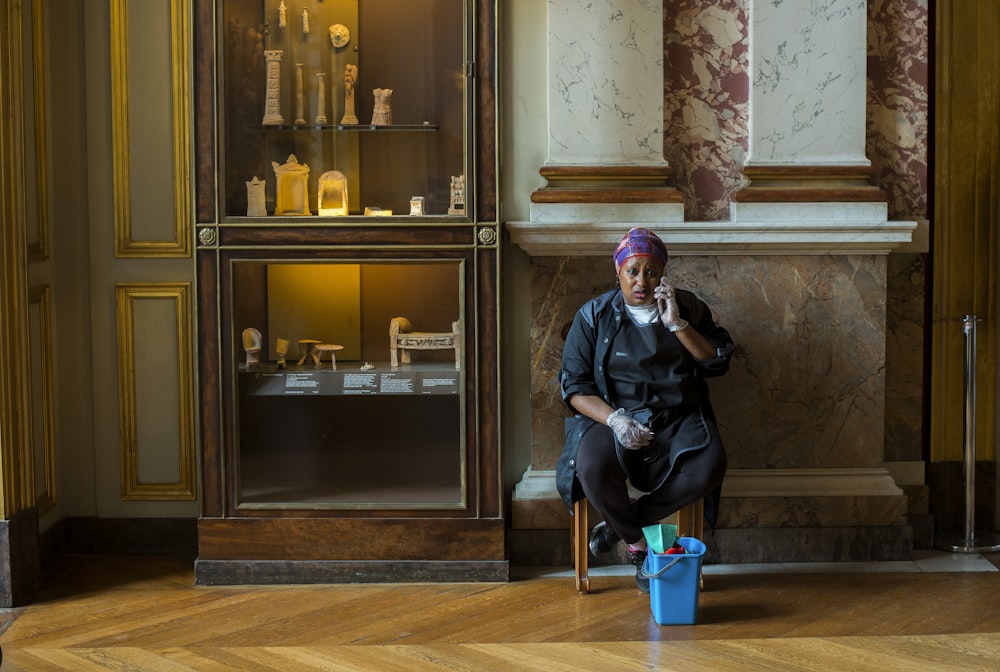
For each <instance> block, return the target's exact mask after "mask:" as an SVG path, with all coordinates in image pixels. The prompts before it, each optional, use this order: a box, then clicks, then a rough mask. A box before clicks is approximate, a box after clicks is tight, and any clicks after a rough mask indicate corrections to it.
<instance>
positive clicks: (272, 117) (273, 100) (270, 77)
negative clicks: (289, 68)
mask: <svg viewBox="0 0 1000 672" xmlns="http://www.w3.org/2000/svg"><path fill="white" fill-rule="evenodd" d="M284 53H285V52H283V51H282V50H281V49H268V50H266V51H265V52H264V59H265V60H266V61H267V82H266V85H265V86H266V88H265V92H264V120H263V121H262V122H261V124H263V125H264V126H280V125H281V124H283V123H285V117H284V116H282V114H281V57H282V55H283V54H284Z"/></svg>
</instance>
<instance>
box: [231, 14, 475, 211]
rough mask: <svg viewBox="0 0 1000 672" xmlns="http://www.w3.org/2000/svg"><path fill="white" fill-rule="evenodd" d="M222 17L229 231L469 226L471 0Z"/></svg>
mask: <svg viewBox="0 0 1000 672" xmlns="http://www.w3.org/2000/svg"><path fill="white" fill-rule="evenodd" d="M219 7H220V9H219V11H220V16H221V20H220V21H219V24H218V25H219V30H220V34H219V37H218V39H219V43H220V45H222V65H223V67H222V71H221V74H222V77H221V78H220V82H219V86H220V94H219V100H220V104H219V114H220V116H221V119H220V122H221V123H220V127H221V128H223V129H225V135H224V142H223V146H222V148H221V149H222V176H221V177H222V182H221V184H220V188H221V191H222V204H221V206H222V210H223V213H224V218H225V219H230V218H245V217H250V218H254V219H256V218H262V217H273V216H276V215H277V216H288V217H292V216H298V217H322V218H324V220H325V221H329V220H328V218H330V217H337V216H345V215H346V216H359V215H366V214H367V215H369V216H387V215H390V214H391V215H392V216H394V217H396V216H406V217H413V216H429V217H435V218H437V217H465V216H466V212H467V210H469V206H468V205H467V204H466V203H465V200H466V196H465V192H464V178H465V175H466V174H468V173H469V165H470V143H469V142H468V134H467V133H466V127H467V124H468V123H469V120H468V118H467V116H468V113H467V110H468V109H470V105H469V101H468V96H469V86H468V74H469V73H468V68H467V66H466V64H467V63H470V62H472V61H473V59H472V58H471V57H470V56H469V55H468V51H469V49H470V40H469V38H468V35H467V32H466V23H467V22H466V18H467V14H466V12H467V7H466V2H465V0H264V1H262V2H257V1H250V0H220V5H219ZM393 221H396V220H395V219H394V220H393ZM402 222H403V223H405V220H402Z"/></svg>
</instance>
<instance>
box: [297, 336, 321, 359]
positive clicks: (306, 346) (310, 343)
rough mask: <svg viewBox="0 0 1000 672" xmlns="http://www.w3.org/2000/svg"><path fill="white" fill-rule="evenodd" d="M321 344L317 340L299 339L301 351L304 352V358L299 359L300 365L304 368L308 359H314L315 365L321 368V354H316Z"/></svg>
mask: <svg viewBox="0 0 1000 672" xmlns="http://www.w3.org/2000/svg"><path fill="white" fill-rule="evenodd" d="M318 344H319V341H317V340H316V339H315V338H300V339H299V350H301V351H302V358H301V359H299V361H298V365H299V366H302V365H303V364H305V361H306V358H312V360H313V364H315V365H316V366H319V353H318V352H316V350H315V347H316V345H318Z"/></svg>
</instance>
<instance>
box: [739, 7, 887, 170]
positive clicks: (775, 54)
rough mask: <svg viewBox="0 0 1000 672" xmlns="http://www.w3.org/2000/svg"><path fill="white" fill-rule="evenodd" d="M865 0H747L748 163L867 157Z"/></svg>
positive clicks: (860, 160) (841, 161)
mask: <svg viewBox="0 0 1000 672" xmlns="http://www.w3.org/2000/svg"><path fill="white" fill-rule="evenodd" d="M866 39H867V11H866V5H865V0H783V1H782V2H774V1H773V0H750V63H751V66H750V67H751V72H750V143H749V144H750V151H749V158H748V161H747V165H748V166H766V165H796V164H804V165H866V166H867V165H869V161H868V159H867V157H866V156H865V102H866V92H865V87H866V81H865V72H866V58H867V54H866V46H865V45H866Z"/></svg>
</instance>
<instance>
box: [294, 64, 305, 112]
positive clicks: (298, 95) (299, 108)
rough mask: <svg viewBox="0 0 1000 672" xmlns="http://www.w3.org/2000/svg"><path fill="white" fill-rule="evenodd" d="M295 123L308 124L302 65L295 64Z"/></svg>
mask: <svg viewBox="0 0 1000 672" xmlns="http://www.w3.org/2000/svg"><path fill="white" fill-rule="evenodd" d="M295 123H296V124H304V123H306V114H305V103H304V102H303V96H302V64H301V63H296V64H295Z"/></svg>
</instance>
